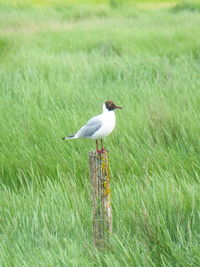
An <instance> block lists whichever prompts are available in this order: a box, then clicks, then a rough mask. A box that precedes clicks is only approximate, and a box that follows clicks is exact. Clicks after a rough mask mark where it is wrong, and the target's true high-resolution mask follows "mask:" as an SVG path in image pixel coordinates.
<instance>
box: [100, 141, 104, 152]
mask: <svg viewBox="0 0 200 267" xmlns="http://www.w3.org/2000/svg"><path fill="white" fill-rule="evenodd" d="M101 151H104V147H103V139H101Z"/></svg>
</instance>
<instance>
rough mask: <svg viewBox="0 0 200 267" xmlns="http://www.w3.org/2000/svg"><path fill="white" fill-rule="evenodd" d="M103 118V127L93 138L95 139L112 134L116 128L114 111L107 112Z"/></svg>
mask: <svg viewBox="0 0 200 267" xmlns="http://www.w3.org/2000/svg"><path fill="white" fill-rule="evenodd" d="M101 116H102V118H101V119H102V127H101V128H100V129H99V130H98V131H96V132H95V133H94V134H93V135H92V136H91V138H93V139H98V138H104V137H106V136H108V135H109V134H111V132H112V131H113V129H114V128H115V123H116V119H115V113H114V111H108V112H105V113H103V114H102V115H101Z"/></svg>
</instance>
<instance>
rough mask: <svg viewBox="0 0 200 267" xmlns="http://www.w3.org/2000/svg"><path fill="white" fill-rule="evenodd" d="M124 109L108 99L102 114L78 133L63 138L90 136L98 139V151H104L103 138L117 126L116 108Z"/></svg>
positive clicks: (92, 119)
mask: <svg viewBox="0 0 200 267" xmlns="http://www.w3.org/2000/svg"><path fill="white" fill-rule="evenodd" d="M117 108H118V109H122V107H120V106H116V105H115V103H114V102H113V101H109V100H108V101H106V102H105V103H103V112H102V114H100V115H98V116H95V117H93V118H91V119H90V120H89V121H88V122H87V123H86V124H85V125H84V126H83V127H82V128H80V130H78V131H77V132H76V133H74V134H71V135H69V136H67V137H64V138H63V140H69V139H77V138H89V139H95V140H96V152H97V153H102V152H103V151H106V150H105V148H104V147H103V140H102V139H103V138H105V137H106V136H108V135H109V134H111V132H112V131H113V130H114V128H115V123H116V119H115V112H114V110H115V109H117ZM98 139H100V140H101V150H98Z"/></svg>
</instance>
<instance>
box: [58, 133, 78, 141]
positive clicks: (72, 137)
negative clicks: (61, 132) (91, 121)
mask: <svg viewBox="0 0 200 267" xmlns="http://www.w3.org/2000/svg"><path fill="white" fill-rule="evenodd" d="M75 138H77V137H76V134H71V135H69V136H67V137H63V138H62V139H63V140H68V139H75Z"/></svg>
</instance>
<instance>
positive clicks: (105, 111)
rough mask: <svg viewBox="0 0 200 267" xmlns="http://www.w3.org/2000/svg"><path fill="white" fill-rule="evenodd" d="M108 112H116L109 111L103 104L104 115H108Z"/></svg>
mask: <svg viewBox="0 0 200 267" xmlns="http://www.w3.org/2000/svg"><path fill="white" fill-rule="evenodd" d="M107 112H114V111H113V110H108V109H107V108H106V105H105V104H103V113H107Z"/></svg>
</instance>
